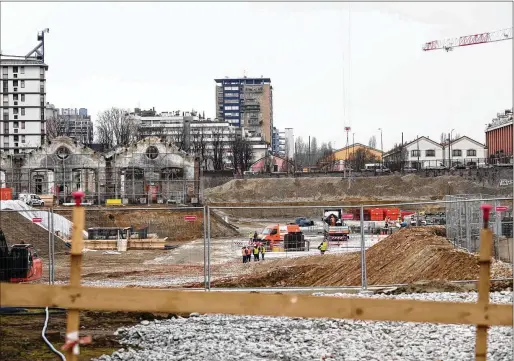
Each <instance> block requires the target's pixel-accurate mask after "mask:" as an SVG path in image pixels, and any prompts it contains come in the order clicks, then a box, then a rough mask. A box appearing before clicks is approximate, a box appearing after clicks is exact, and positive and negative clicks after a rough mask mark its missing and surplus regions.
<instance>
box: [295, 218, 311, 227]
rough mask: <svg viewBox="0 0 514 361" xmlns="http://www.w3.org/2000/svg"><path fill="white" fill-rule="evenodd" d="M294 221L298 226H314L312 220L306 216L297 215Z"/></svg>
mask: <svg viewBox="0 0 514 361" xmlns="http://www.w3.org/2000/svg"><path fill="white" fill-rule="evenodd" d="M295 223H296V224H297V225H298V226H300V227H311V226H314V221H311V220H310V219H308V218H306V217H298V218H296V219H295Z"/></svg>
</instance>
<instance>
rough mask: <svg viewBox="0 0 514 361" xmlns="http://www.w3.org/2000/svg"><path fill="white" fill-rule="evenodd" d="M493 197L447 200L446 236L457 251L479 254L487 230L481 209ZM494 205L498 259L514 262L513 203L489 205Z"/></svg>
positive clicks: (493, 203) (496, 201) (497, 201)
mask: <svg viewBox="0 0 514 361" xmlns="http://www.w3.org/2000/svg"><path fill="white" fill-rule="evenodd" d="M492 198H494V197H493V196H490V195H483V194H471V195H451V196H446V197H445V200H447V201H449V203H446V234H447V237H448V239H449V240H450V241H451V242H452V243H453V244H454V245H455V246H457V247H460V248H464V249H466V250H468V251H469V252H473V253H476V252H478V250H479V248H480V230H481V229H482V227H483V222H482V212H481V209H480V206H481V205H482V204H484V203H486V201H485V200H486V199H492ZM487 203H491V204H492V205H493V209H492V211H491V215H490V217H491V218H490V224H491V228H492V229H493V232H494V235H495V237H494V249H493V251H494V257H495V258H497V259H501V260H505V261H507V262H512V256H511V255H512V252H511V249H512V248H511V246H512V200H507V199H504V200H495V201H493V202H489V201H487Z"/></svg>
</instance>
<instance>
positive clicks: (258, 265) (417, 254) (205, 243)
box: [0, 195, 514, 289]
mask: <svg viewBox="0 0 514 361" xmlns="http://www.w3.org/2000/svg"><path fill="white" fill-rule="evenodd" d="M484 202H487V203H491V204H494V205H495V208H494V209H493V211H492V213H491V230H492V231H493V234H494V237H493V242H494V252H493V255H494V257H495V258H496V259H499V260H503V261H505V262H512V250H513V249H514V248H513V246H512V242H513V241H512V200H511V199H509V198H494V199H491V198H490V197H486V196H481V195H476V196H475V197H473V196H472V195H471V196H467V197H461V198H459V199H454V198H450V199H447V200H445V201H438V202H424V203H422V202H421V203H419V202H418V203H402V204H369V205H355V204H350V205H344V204H343V205H341V206H333V205H330V206H252V207H249V206H234V207H209V206H205V207H169V206H161V207H156V206H153V207H152V206H148V207H132V206H126V207H103V208H97V207H94V206H88V207H86V209H87V212H86V219H85V227H84V231H83V237H84V249H83V253H84V257H83V282H84V284H85V285H92V286H102V285H106V286H113V287H123V286H138V287H177V288H202V289H203V288H206V289H211V288H227V287H229V288H261V287H266V288H270V287H271V288H273V287H274V288H294V287H302V288H311V289H313V288H320V287H361V288H364V289H365V288H367V287H368V286H377V285H387V284H404V283H410V282H413V281H416V280H418V279H427V280H430V279H436V278H438V277H443V276H444V277H446V279H447V280H449V281H462V280H469V279H476V276H473V274H472V273H469V274H465V273H462V272H461V273H460V274H459V273H455V274H449V273H448V271H447V270H445V269H444V268H443V267H446V266H448V264H450V263H449V262H453V263H454V264H455V265H456V264H457V261H458V262H463V263H462V265H473V262H474V258H473V257H472V256H470V257H471V258H469V257H468V258H466V257H467V256H466V257H464V256H462V254H457V255H456V254H454V252H453V253H452V252H446V251H447V250H448V247H447V245H446V243H445V241H444V238H446V239H448V240H449V241H450V242H451V243H452V244H453V245H454V246H456V247H458V248H464V249H466V250H467V251H469V252H472V253H476V251H477V250H478V247H479V242H477V240H478V230H479V229H480V228H481V227H482V223H481V221H480V213H479V212H480V208H479V207H480V205H481V204H482V203H484ZM1 204H2V208H1V210H2V213H1V216H0V227H1V228H2V229H3V231H4V234H5V237H6V241H7V244H8V245H13V244H17V243H21V242H22V241H23V242H24V243H27V244H32V245H34V248H35V251H36V252H37V254H38V256H39V257H40V258H41V259H42V261H43V271H44V274H43V277H42V278H41V280H40V281H39V282H49V283H57V284H62V283H64V282H67V280H68V274H69V267H70V264H69V260H68V254H69V252H70V247H71V230H72V222H71V219H72V217H71V215H72V209H71V208H70V207H62V206H61V207H54V208H45V209H42V208H39V209H37V208H33V207H30V206H27V205H25V204H24V203H22V202H21V201H2V203H1ZM462 209H467V210H468V211H467V212H468V213H467V214H468V217H470V215H473V216H472V217H470V219H472V220H473V221H469V220H468V221H466V219H465V218H464V216H465V215H466V213H465V212H462V211H460V213H459V211H456V210H462ZM497 209H499V210H500V211H497ZM338 211H339V212H340V213H338V214H337V216H338V218H343V224H342V225H339V224H336V225H335V226H330V225H329V224H328V223H327V217H328V216H329V215H330V214H331V212H332V213H333V214H336V213H337V212H338ZM334 212H335V213H334ZM459 214H460V215H461V219H460V221H459V219H458V218H455V217H457V216H458V215H459ZM477 217H478V218H477ZM385 219H387V220H388V222H387V225H386V222H385ZM456 219H457V220H456ZM459 222H460V223H459ZM296 223H299V224H300V226H299V232H298V229H296V230H295V229H294V225H295V224H296ZM424 225H440V226H441V227H442V229H443V230H445V231H446V235H445V234H444V233H441V231H437V232H435V233H434V232H432V233H430V232H428V233H427V232H426V231H421V230H420V231H416V232H411V233H409V234H407V233H402V234H400V235H397V233H398V232H402V229H404V228H405V229H409V230H410V231H414V230H418V229H419V228H418V227H419V226H424ZM457 226H458V227H457ZM288 227H290V228H291V227H292V228H291V229H290V231H288ZM334 227H335V228H334ZM273 228H276V229H277V231H278V234H277V235H272V234H271V233H272V231H273ZM333 231H336V233H334V232H333ZM337 232H339V233H337ZM255 233H257V234H258V237H257V239H254V234H255ZM280 233H282V234H280ZM296 233H301V234H299V235H295V234H296ZM286 234H289V235H286ZM461 235H462V237H461ZM466 235H472V236H473V237H474V238H471V241H469V240H468V239H467V238H466V237H465V236H466ZM263 238H265V239H263ZM270 240H271V241H272V242H270ZM324 241H327V244H326V252H325V253H324V256H325V258H319V257H314V258H313V257H311V256H316V255H319V254H320V253H321V250H320V249H319V246H320V245H321V244H322V243H323V242H324ZM255 246H257V247H258V248H259V250H258V251H257V252H258V253H259V261H257V260H256V257H255V256H254V249H255ZM261 246H265V247H266V248H265V250H264V251H265V252H264V255H263V252H262V250H261V249H260V247H261ZM246 247H247V248H248V249H249V251H250V253H251V254H250V256H251V257H250V258H251V260H250V261H249V262H244V261H243V248H246ZM263 256H264V260H263ZM457 256H459V257H460V258H458V259H457V258H455V257H457ZM461 256H462V257H461ZM452 257H453V258H452ZM438 261H441V262H439V263H440V266H436V265H437V264H438V263H437V262H438ZM426 264H430V265H431V266H430V267H431V268H430V267H424V266H423V265H426ZM473 267H474V269H476V264H475V265H474V266H473ZM450 268H451V267H450ZM450 273H451V272H450ZM493 276H494V275H493Z"/></svg>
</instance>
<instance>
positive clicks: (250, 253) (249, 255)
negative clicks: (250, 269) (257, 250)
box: [245, 247, 252, 263]
mask: <svg viewBox="0 0 514 361" xmlns="http://www.w3.org/2000/svg"><path fill="white" fill-rule="evenodd" d="M245 251H246V262H248V263H250V261H251V260H252V251H251V250H250V247H245Z"/></svg>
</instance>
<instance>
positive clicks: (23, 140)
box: [21, 135, 25, 143]
mask: <svg viewBox="0 0 514 361" xmlns="http://www.w3.org/2000/svg"><path fill="white" fill-rule="evenodd" d="M21 142H22V143H25V136H24V135H22V136H21Z"/></svg>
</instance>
